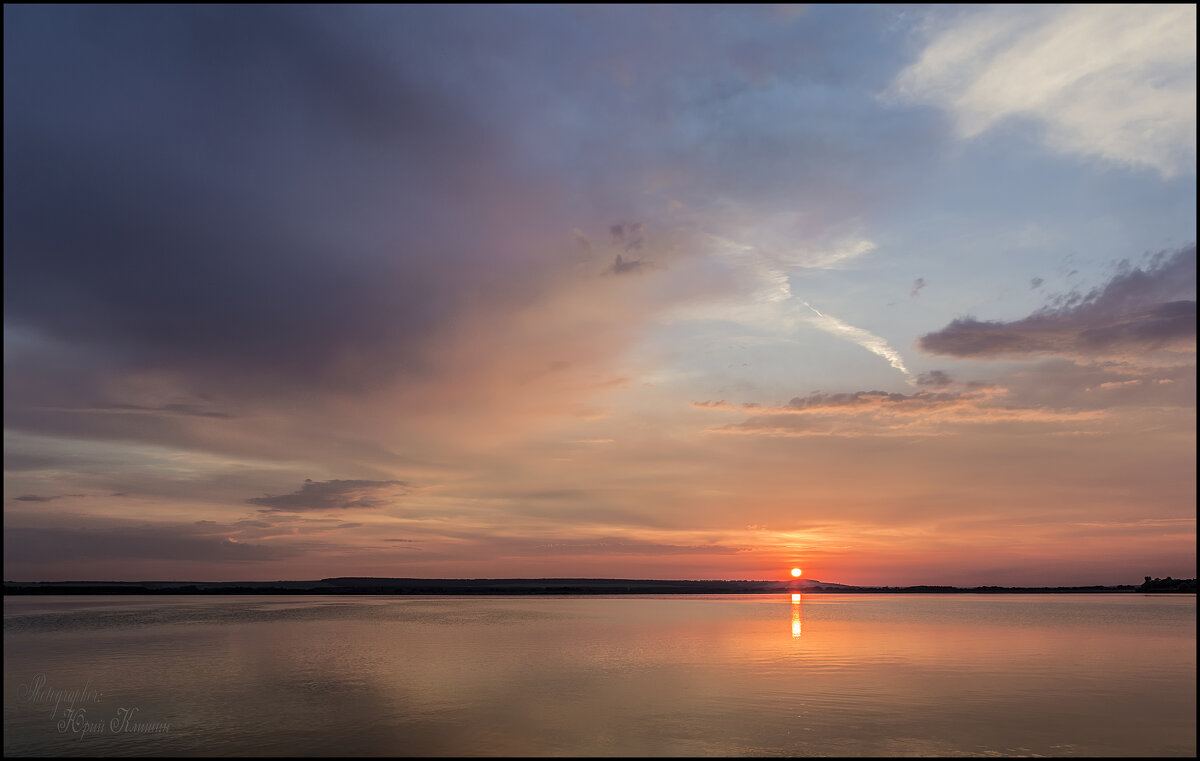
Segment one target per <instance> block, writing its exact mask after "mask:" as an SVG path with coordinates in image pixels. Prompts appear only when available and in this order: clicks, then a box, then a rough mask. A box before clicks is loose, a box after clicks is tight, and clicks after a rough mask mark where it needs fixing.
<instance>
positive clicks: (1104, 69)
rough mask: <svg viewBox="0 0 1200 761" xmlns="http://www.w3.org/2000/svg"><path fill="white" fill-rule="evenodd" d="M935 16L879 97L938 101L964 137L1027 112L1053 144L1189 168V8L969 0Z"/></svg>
mask: <svg viewBox="0 0 1200 761" xmlns="http://www.w3.org/2000/svg"><path fill="white" fill-rule="evenodd" d="M951 13H952V14H953V16H952V18H951V19H950V20H949V21H948V22H944V21H937V20H935V21H934V22H933V23H932V25H933V26H935V27H936V28H937V31H936V33H935V35H934V37H933V38H932V39H931V40H930V42H929V44H928V45H927V46H926V47H925V49H924V51H923V52H922V54H921V57H920V59H919V60H918V61H917V62H916V63H914V64H912V65H911V66H909V67H908V68H906V69H905V70H904V71H902V72H901V73H900V75H899V76H898V77H897V78H896V80H895V81H894V82H893V84H892V86H891V88H890V90H889V91H888V94H889V96H890V97H895V98H899V99H901V100H905V101H909V102H914V103H927V104H931V105H935V106H939V107H941V108H944V109H946V110H947V111H949V112H950V113H951V114H952V115H953V117H954V122H955V126H956V129H957V132H958V134H959V135H960V136H961V137H963V138H972V137H975V136H977V135H979V134H981V133H983V132H985V131H986V130H988V129H990V128H991V127H993V126H994V125H996V124H997V123H999V122H1001V121H1002V120H1004V119H1006V118H1009V117H1013V116H1025V117H1030V118H1032V119H1035V120H1036V121H1037V122H1039V123H1040V124H1041V125H1042V126H1044V128H1045V133H1044V135H1045V140H1046V142H1047V143H1048V144H1049V145H1050V146H1051V147H1052V148H1054V149H1055V150H1058V151H1062V152H1066V153H1073V154H1077V155H1085V156H1095V157H1099V158H1102V159H1106V160H1108V161H1113V162H1118V163H1123V164H1133V165H1140V166H1146V167H1152V168H1154V169H1156V170H1157V171H1159V172H1160V173H1161V174H1162V175H1163V176H1165V177H1171V176H1173V175H1176V174H1179V173H1181V172H1195V163H1196V147H1195V146H1196V6H1195V5H1193V4H1181V5H1126V4H1113V5H1066V6H1059V5H1055V6H1042V7H1036V8H1035V7H1033V6H1029V5H1012V6H976V7H971V8H969V9H956V10H953V11H951Z"/></svg>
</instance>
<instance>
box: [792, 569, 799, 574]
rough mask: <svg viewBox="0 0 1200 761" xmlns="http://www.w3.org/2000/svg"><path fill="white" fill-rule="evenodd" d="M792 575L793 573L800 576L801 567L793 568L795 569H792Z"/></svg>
mask: <svg viewBox="0 0 1200 761" xmlns="http://www.w3.org/2000/svg"><path fill="white" fill-rule="evenodd" d="M792 575H793V576H799V575H800V569H799V568H793V569H792Z"/></svg>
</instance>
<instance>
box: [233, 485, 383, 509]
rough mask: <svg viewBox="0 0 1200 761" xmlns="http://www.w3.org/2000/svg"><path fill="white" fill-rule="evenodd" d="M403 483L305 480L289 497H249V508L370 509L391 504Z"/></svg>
mask: <svg viewBox="0 0 1200 761" xmlns="http://www.w3.org/2000/svg"><path fill="white" fill-rule="evenodd" d="M405 486H407V484H406V483H405V482H404V481H355V480H338V479H335V480H333V481H313V480H311V479H309V480H306V481H305V482H304V485H303V486H301V487H300V490H299V491H295V492H292V493H291V494H280V495H277V496H276V495H267V496H265V497H252V498H251V499H248V500H246V501H247V502H249V503H250V504H252V505H262V506H264V507H267V508H269V510H265V511H264V512H289V513H290V512H301V511H306V510H347V509H358V510H363V509H373V508H377V507H383V506H385V505H388V504H391V501H392V499H391V498H393V497H396V496H400V495H401V494H403V493H404V491H405V490H404V487H405Z"/></svg>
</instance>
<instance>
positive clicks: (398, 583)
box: [4, 577, 1196, 595]
mask: <svg viewBox="0 0 1200 761" xmlns="http://www.w3.org/2000/svg"><path fill="white" fill-rule="evenodd" d="M1195 591H1196V590H1195V583H1194V581H1193V582H1192V583H1191V585H1190V588H1189V587H1188V585H1187V584H1186V583H1185V584H1182V585H1181V586H1180V587H1179V588H1176V589H1163V590H1159V589H1154V590H1143V589H1141V588H1140V587H1139V586H1137V585H1133V584H1122V585H1116V586H1102V585H1093V586H1084V587H999V586H982V587H953V586H931V585H916V586H907V587H866V586H850V585H846V584H834V583H831V582H822V581H815V580H811V579H806V580H803V581H719V580H718V581H713V580H707V581H682V580H654V579H404V578H397V579H389V578H360V577H353V578H330V579H320V580H315V581H263V582H239V581H224V582H199V581H197V582H191V581H131V582H105V581H100V582H80V581H64V582H11V581H6V582H4V594H5V595H138V594H168V595H189V594H198V595H204V594H208V595H212V594H219V595H637V594H642V595H646V594H685V595H687V594H693V595H695V594H788V593H792V594H796V593H804V594H864V593H865V594H1093V593H1109V594H1113V593H1118V594H1127V593H1134V592H1143V593H1155V594H1164V593H1165V594H1172V593H1173V594H1179V593H1183V594H1195Z"/></svg>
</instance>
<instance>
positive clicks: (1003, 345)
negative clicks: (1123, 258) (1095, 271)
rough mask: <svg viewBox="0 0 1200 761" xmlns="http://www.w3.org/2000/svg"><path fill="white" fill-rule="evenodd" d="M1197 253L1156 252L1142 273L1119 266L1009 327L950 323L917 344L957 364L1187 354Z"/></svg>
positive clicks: (1193, 321)
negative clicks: (1094, 284) (1083, 290)
mask: <svg viewBox="0 0 1200 761" xmlns="http://www.w3.org/2000/svg"><path fill="white" fill-rule="evenodd" d="M1195 293H1196V247H1195V245H1191V246H1187V247H1185V248H1181V249H1179V250H1177V251H1173V252H1166V251H1164V252H1160V253H1159V254H1156V255H1155V256H1153V257H1151V258H1150V259H1149V261H1148V262H1147V263H1146V264H1145V266H1144V267H1140V268H1134V267H1132V266H1130V265H1129V263H1128V262H1122V263H1121V265H1120V267H1119V269H1118V272H1117V274H1116V276H1114V277H1113V278H1112V279H1111V280H1110V281H1109V282H1108V283H1107V284H1105V285H1104V286H1103V287H1101V288H1097V289H1095V290H1093V291H1091V292H1090V293H1088V294H1086V295H1080V294H1068V295H1066V296H1061V297H1059V298H1058V299H1056V300H1055V302H1054V304H1053V305H1052V306H1049V307H1046V308H1044V309H1041V310H1039V311H1037V312H1034V313H1033V314H1032V315H1030V316H1028V317H1025V318H1023V319H1020V320H1016V321H1013V322H983V321H980V320H976V319H975V318H973V317H964V318H960V319H957V320H954V321H953V322H951V323H950V324H949V325H947V326H946V327H945V328H943V329H942V330H940V331H937V332H935V333H929V334H927V335H925V336H922V337H921V339H920V341H919V345H920V347H921V348H922V349H924V350H925V351H927V352H931V353H933V354H944V355H950V356H956V357H1004V356H1010V357H1020V356H1028V355H1046V354H1049V355H1059V356H1108V355H1125V354H1141V353H1144V352H1150V351H1155V350H1159V349H1167V350H1172V349H1174V350H1188V349H1190V350H1193V351H1194V349H1195V341H1196V296H1195Z"/></svg>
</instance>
